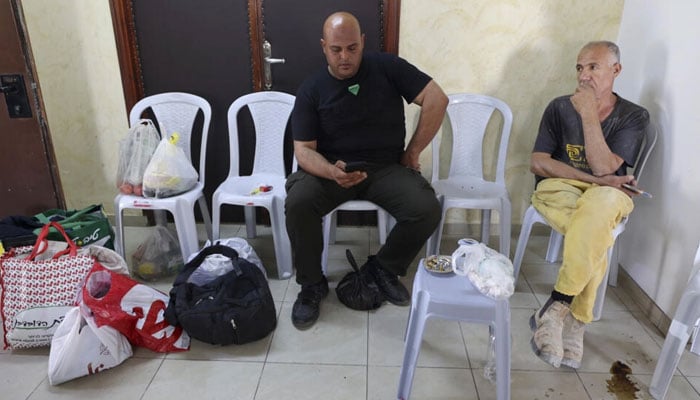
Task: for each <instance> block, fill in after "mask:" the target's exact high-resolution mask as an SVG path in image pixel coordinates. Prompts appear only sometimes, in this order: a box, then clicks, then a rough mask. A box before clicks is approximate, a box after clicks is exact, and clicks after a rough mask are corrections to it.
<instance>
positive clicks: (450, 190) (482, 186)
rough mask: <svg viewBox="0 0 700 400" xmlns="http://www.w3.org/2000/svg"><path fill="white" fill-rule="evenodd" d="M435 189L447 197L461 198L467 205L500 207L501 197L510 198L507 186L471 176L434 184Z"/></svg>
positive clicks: (455, 177) (451, 178) (438, 181)
mask: <svg viewBox="0 0 700 400" xmlns="http://www.w3.org/2000/svg"><path fill="white" fill-rule="evenodd" d="M432 185H433V189H435V191H436V192H437V193H439V194H441V195H443V196H445V197H450V198H459V199H460V200H463V201H464V202H465V203H467V202H471V203H480V204H481V203H484V202H485V201H488V203H489V204H494V206H493V207H498V204H499V200H498V198H499V197H506V198H507V197H508V191H507V190H506V188H505V186H503V185H501V184H498V183H495V182H489V181H484V180H483V179H478V178H474V177H470V176H453V177H450V179H441V180H437V181H435V182H433V183H432Z"/></svg>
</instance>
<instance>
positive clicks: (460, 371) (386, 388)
mask: <svg viewBox="0 0 700 400" xmlns="http://www.w3.org/2000/svg"><path fill="white" fill-rule="evenodd" d="M399 373H400V368H399V367H378V366H370V367H369V382H368V385H367V399H368V400H385V399H395V398H396V395H397V393H398V381H399ZM389 382H391V384H389ZM394 382H395V383H394ZM410 398H411V400H448V399H450V400H451V399H460V400H478V399H479V397H478V394H477V392H476V389H475V386H474V380H473V379H472V375H471V370H469V369H465V368H423V367H418V368H416V370H415V373H414V377H413V382H412V387H411V397H410Z"/></svg>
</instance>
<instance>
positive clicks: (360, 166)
mask: <svg viewBox="0 0 700 400" xmlns="http://www.w3.org/2000/svg"><path fill="white" fill-rule="evenodd" d="M368 166H369V163H368V162H367V161H350V162H347V163H345V172H355V171H366V170H367V167H368Z"/></svg>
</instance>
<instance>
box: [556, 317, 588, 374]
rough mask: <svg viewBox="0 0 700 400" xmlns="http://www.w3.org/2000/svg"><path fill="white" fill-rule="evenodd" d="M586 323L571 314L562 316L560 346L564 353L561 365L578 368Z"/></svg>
mask: <svg viewBox="0 0 700 400" xmlns="http://www.w3.org/2000/svg"><path fill="white" fill-rule="evenodd" d="M585 331H586V324H584V323H583V322H581V321H579V320H577V319H576V318H575V317H574V316H573V314H571V313H568V314H566V317H565V318H564V330H563V331H562V346H563V347H564V355H563V357H562V359H561V365H566V366H567V367H570V368H574V369H578V368H579V367H580V366H581V360H582V359H583V334H584V332H585Z"/></svg>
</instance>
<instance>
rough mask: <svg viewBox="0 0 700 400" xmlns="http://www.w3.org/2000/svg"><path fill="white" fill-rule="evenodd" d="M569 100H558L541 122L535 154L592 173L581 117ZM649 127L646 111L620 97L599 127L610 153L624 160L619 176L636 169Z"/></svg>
mask: <svg viewBox="0 0 700 400" xmlns="http://www.w3.org/2000/svg"><path fill="white" fill-rule="evenodd" d="M570 97H571V96H570V95H569V96H561V97H557V98H556V99H554V100H552V102H550V103H549V105H548V106H547V108H546V109H545V111H544V115H543V116H542V121H541V122H540V130H539V134H538V135H537V140H536V141H535V147H534V149H533V152H542V153H549V154H551V155H552V158H553V159H555V160H558V161H561V162H564V163H566V164H568V165H570V166H572V167H574V168H576V169H579V170H581V171H585V172H587V173H589V174H590V173H591V172H592V171H591V168H590V166H589V165H588V161H587V160H586V151H585V146H584V138H583V124H582V122H581V116H580V115H579V114H578V112H576V109H574V105H573V104H572V103H571V100H570ZM648 124H649V113H648V112H647V110H645V109H644V108H642V107H640V106H638V105H636V104H634V103H632V102H630V101H627V100H625V99H623V98H622V97H620V96H617V103H615V107H614V108H613V111H612V112H611V113H610V115H609V116H608V117H607V118H605V120H604V121H603V122H601V124H600V126H601V128H602V130H603V136H604V137H605V142H606V143H607V144H608V147H610V150H611V151H612V152H613V153H615V154H617V155H618V156H620V157H621V158H622V159H623V160H624V161H625V162H624V163H623V164H622V165H621V166H620V169H618V170H617V171H616V172H615V174H616V175H626V174H627V167H628V166H630V167H633V166H634V163H635V160H636V159H637V154H638V153H639V149H640V148H641V145H642V140H643V138H644V132H645V130H646V128H647V125H648ZM536 179H537V182H539V181H541V180H542V179H544V178H543V177H541V176H536Z"/></svg>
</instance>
